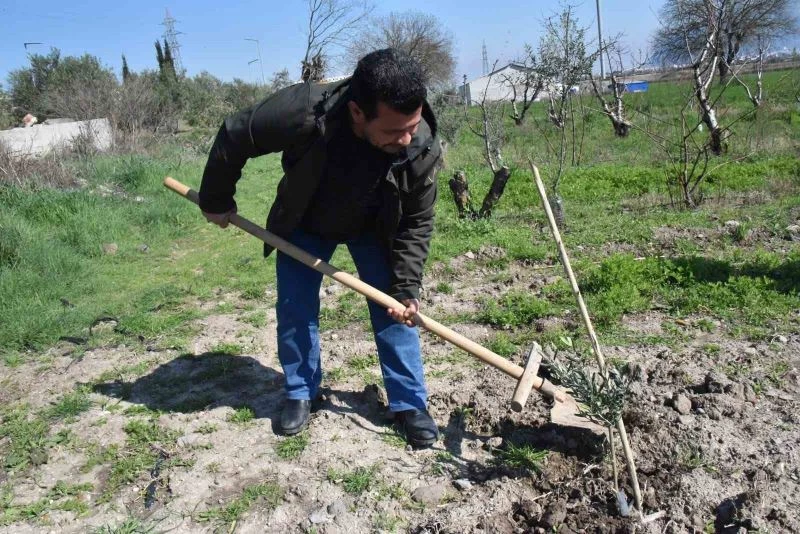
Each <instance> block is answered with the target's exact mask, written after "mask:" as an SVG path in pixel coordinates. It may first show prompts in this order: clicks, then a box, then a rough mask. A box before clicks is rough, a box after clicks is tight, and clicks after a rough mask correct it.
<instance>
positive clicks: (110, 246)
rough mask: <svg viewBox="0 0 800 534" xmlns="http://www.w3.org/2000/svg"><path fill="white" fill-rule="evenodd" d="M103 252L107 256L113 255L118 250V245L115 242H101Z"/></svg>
mask: <svg viewBox="0 0 800 534" xmlns="http://www.w3.org/2000/svg"><path fill="white" fill-rule="evenodd" d="M102 249H103V254H107V255H109V256H113V255H114V254H116V253H117V250H119V247H118V246H117V244H116V243H103V245H102Z"/></svg>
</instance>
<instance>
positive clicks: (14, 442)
mask: <svg viewBox="0 0 800 534" xmlns="http://www.w3.org/2000/svg"><path fill="white" fill-rule="evenodd" d="M49 431H50V427H49V425H48V424H47V422H46V421H45V420H44V419H42V418H40V417H31V416H30V414H29V413H28V411H27V410H26V409H25V408H16V409H13V410H11V411H10V412H8V413H5V414H2V419H0V439H2V438H7V443H5V444H3V443H2V442H0V452H2V453H3V467H5V468H6V469H9V470H12V471H15V470H19V469H23V468H25V467H27V466H28V465H30V464H34V465H38V464H40V463H43V462H44V461H45V460H46V458H47V452H46V449H47V446H48V442H47V434H48V433H49Z"/></svg>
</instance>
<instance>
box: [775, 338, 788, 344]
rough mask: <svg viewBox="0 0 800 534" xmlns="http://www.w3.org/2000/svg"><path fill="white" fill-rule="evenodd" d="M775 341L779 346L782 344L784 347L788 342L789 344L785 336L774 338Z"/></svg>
mask: <svg viewBox="0 0 800 534" xmlns="http://www.w3.org/2000/svg"><path fill="white" fill-rule="evenodd" d="M775 341H776V342H777V343H781V344H784V345H785V344H786V343H788V342H789V339H787V337H786V336H775Z"/></svg>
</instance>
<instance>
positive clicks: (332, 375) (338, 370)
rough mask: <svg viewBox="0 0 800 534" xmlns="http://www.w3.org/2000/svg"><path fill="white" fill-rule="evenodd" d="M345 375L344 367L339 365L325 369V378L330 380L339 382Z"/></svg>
mask: <svg viewBox="0 0 800 534" xmlns="http://www.w3.org/2000/svg"><path fill="white" fill-rule="evenodd" d="M345 376H347V372H346V371H345V369H344V367H341V366H340V367H334V368H333V369H329V370H328V371H325V378H327V379H328V380H329V381H331V382H341V381H342V380H344V378H345Z"/></svg>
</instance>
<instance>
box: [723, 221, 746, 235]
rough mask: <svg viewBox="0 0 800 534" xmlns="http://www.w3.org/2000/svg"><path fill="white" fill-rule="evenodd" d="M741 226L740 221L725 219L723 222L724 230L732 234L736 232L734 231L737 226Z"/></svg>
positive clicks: (737, 228)
mask: <svg viewBox="0 0 800 534" xmlns="http://www.w3.org/2000/svg"><path fill="white" fill-rule="evenodd" d="M741 226H742V223H740V222H739V221H726V222H725V230H726V231H727V232H728V233H729V234H734V233H736V231H737V230H739V228H740V227H741Z"/></svg>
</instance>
